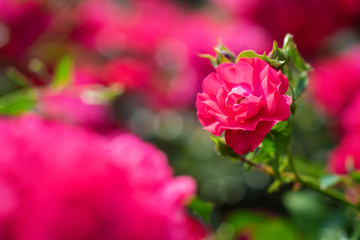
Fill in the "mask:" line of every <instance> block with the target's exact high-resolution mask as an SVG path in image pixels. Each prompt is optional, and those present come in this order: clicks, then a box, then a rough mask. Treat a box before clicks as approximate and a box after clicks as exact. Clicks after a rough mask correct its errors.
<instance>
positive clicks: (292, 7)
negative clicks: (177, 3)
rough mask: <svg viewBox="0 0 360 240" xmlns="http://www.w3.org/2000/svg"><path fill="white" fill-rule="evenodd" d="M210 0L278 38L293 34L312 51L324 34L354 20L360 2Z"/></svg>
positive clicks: (303, 49)
mask: <svg viewBox="0 0 360 240" xmlns="http://www.w3.org/2000/svg"><path fill="white" fill-rule="evenodd" d="M213 2H215V3H216V4H217V6H218V7H220V8H223V9H226V10H227V11H229V12H230V13H232V14H233V15H234V16H237V17H238V18H240V19H244V18H245V19H248V20H250V21H253V22H255V23H257V24H259V25H261V26H263V27H264V28H266V29H267V30H268V31H269V32H270V33H271V34H272V37H273V38H274V39H276V40H277V41H279V42H281V41H282V40H283V38H284V36H285V34H286V33H291V34H293V35H294V37H295V40H296V43H297V45H298V46H299V49H300V52H301V53H303V54H313V53H314V51H315V50H317V49H318V48H319V47H320V46H321V44H322V43H323V42H324V40H326V37H328V36H330V35H331V34H333V33H334V32H335V31H337V30H339V29H341V28H343V27H346V26H349V25H350V24H354V23H355V20H356V18H358V16H359V13H360V2H359V1H356V0H316V1H314V0H301V1H298V0H240V1H236V0H213ZM319 9H321V11H319ZM309 36H311V37H309Z"/></svg>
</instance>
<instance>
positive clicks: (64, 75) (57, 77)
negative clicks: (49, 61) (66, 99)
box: [51, 55, 74, 88]
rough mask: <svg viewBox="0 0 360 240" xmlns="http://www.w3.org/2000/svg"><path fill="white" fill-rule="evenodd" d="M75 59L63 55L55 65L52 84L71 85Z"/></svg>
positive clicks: (53, 85) (56, 85)
mask: <svg viewBox="0 0 360 240" xmlns="http://www.w3.org/2000/svg"><path fill="white" fill-rule="evenodd" d="M73 65H74V61H73V59H72V58H71V57H70V56H68V55H65V56H64V57H62V58H61V59H60V60H59V62H58V63H57V65H56V66H55V73H54V78H53V81H52V83H51V86H52V87H54V88H64V87H66V86H68V85H70V83H71V80H72V73H73Z"/></svg>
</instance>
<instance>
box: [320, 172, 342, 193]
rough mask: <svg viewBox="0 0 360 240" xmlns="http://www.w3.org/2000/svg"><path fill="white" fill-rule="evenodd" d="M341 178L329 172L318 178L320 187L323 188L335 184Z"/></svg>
mask: <svg viewBox="0 0 360 240" xmlns="http://www.w3.org/2000/svg"><path fill="white" fill-rule="evenodd" d="M341 180H342V178H340V177H338V176H335V175H330V174H325V175H324V176H323V177H322V178H321V179H320V188H321V189H323V190H325V189H327V188H329V187H331V186H334V185H335V184H337V183H339V182H340V181H341Z"/></svg>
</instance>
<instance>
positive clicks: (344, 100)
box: [310, 47, 360, 117]
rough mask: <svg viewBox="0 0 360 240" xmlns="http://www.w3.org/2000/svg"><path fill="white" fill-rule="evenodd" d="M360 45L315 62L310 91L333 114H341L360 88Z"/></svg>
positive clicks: (326, 110) (327, 111)
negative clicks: (336, 55)
mask: <svg viewBox="0 0 360 240" xmlns="http://www.w3.org/2000/svg"><path fill="white" fill-rule="evenodd" d="M359 57H360V47H355V48H352V49H349V51H347V52H345V53H343V54H341V55H339V56H338V57H336V58H333V59H328V60H324V61H322V62H319V63H317V64H314V69H315V70H314V72H313V73H312V74H311V76H310V91H311V92H312V96H313V98H314V99H315V100H316V101H317V102H318V103H319V104H320V106H321V107H322V108H323V110H324V111H325V112H326V113H328V114H329V115H331V116H335V117H337V116H340V115H339V113H341V112H342V111H343V110H344V109H345V108H346V107H347V105H348V104H349V103H351V102H352V101H353V97H354V96H355V94H356V93H357V92H358V91H359V90H360V81H359V78H360V62H359V61H358V59H359Z"/></svg>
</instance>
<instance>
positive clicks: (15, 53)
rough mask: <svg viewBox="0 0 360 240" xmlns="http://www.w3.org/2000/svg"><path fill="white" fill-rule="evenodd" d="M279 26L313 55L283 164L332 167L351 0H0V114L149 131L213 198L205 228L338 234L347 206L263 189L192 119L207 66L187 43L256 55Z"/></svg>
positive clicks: (350, 116) (347, 128)
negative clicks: (288, 160) (289, 156)
mask: <svg viewBox="0 0 360 240" xmlns="http://www.w3.org/2000/svg"><path fill="white" fill-rule="evenodd" d="M286 33H291V34H293V35H294V40H295V42H296V43H297V45H298V48H299V51H300V53H301V54H302V55H303V57H304V58H305V59H306V60H307V61H308V62H309V63H310V64H311V65H312V66H313V68H314V70H313V71H312V73H311V76H310V82H309V87H308V89H307V92H306V94H305V95H304V96H303V98H302V100H301V101H299V105H298V109H297V113H296V122H295V127H294V133H293V134H294V138H293V141H292V146H293V152H294V155H295V160H296V163H297V166H298V168H299V169H300V172H304V173H307V174H309V175H311V176H314V177H319V176H321V175H323V174H324V173H325V172H338V173H344V171H345V172H346V169H345V170H344V166H343V165H341V164H337V163H336V161H335V160H331V156H332V152H333V151H334V149H335V148H337V147H338V146H340V147H341V146H342V145H341V144H342V140H343V139H346V138H349V134H348V133H349V132H351V131H352V130H353V129H355V128H358V126H359V122H360V121H357V119H358V118H359V117H358V116H360V115H358V114H357V113H358V112H359V111H360V104H358V103H357V102H359V100H360V92H359V90H360V61H359V57H360V1H358V0H208V1H205V0H194V1H191V0H146V1H144V0H0V113H1V114H4V115H19V114H22V113H24V112H27V111H33V112H36V113H38V114H40V115H43V116H44V117H47V118H54V119H57V120H59V121H64V122H66V123H70V124H74V125H79V126H82V127H84V128H89V129H91V130H94V131H96V132H98V133H100V134H104V135H111V134H114V133H118V132H121V133H123V132H131V133H135V134H137V135H138V136H140V137H141V138H142V139H143V140H145V141H148V142H152V143H153V144H155V145H156V146H158V147H159V148H160V149H161V150H162V151H164V152H165V153H166V154H167V156H168V159H169V161H170V164H171V166H172V167H173V171H174V173H175V174H176V175H184V174H186V175H190V176H193V177H194V178H195V179H196V181H197V185H198V195H199V197H200V198H201V199H202V200H205V201H210V202H213V203H214V204H215V208H214V212H213V213H212V215H211V221H210V226H211V229H212V231H213V232H214V236H215V237H216V238H217V239H219V240H228V239H238V240H240V239H241V240H245V239H257V240H263V239H279V240H282V239H284V240H287V239H326V240H331V239H334V240H335V239H349V238H348V237H349V236H350V234H351V232H352V231H353V230H354V215H355V213H354V212H353V211H352V210H350V209H347V208H346V207H344V206H340V205H338V204H335V203H334V202H332V201H330V200H328V199H326V198H324V197H322V196H320V195H318V194H316V193H314V192H311V191H308V190H306V189H305V190H301V191H297V192H292V191H291V188H292V186H290V185H289V186H286V185H285V186H282V187H281V188H280V190H279V191H277V192H275V193H272V194H268V193H267V188H268V187H269V184H270V183H271V182H272V179H271V178H270V177H269V176H267V175H265V174H263V173H261V172H258V171H256V170H248V169H244V167H243V166H242V164H241V163H239V162H234V161H231V160H230V159H228V158H225V157H221V156H218V155H217V153H216V152H215V149H214V144H213V143H212V141H211V140H210V138H209V133H208V132H206V131H205V130H203V129H202V126H201V125H200V124H199V123H198V120H197V118H196V109H195V98H196V94H197V92H199V91H201V82H202V79H203V78H204V77H205V76H206V75H207V74H209V73H210V72H211V71H213V67H212V66H211V64H210V62H209V60H207V59H204V58H200V57H199V54H204V53H208V54H214V50H213V47H214V46H216V45H217V44H218V42H219V41H221V42H222V43H223V44H224V45H225V46H227V47H228V48H229V49H231V50H232V51H233V52H234V53H235V54H238V53H239V52H241V51H243V50H247V49H252V50H254V51H256V52H258V53H260V54H262V53H263V52H264V51H266V52H269V51H270V50H271V47H272V41H273V40H277V41H278V42H279V43H280V45H281V44H282V39H283V37H284V36H285V34H286ZM356 99H358V100H356ZM359 120H360V119H359ZM358 136H360V135H356V136H350V137H353V139H360V138H357V137H358ZM354 141H356V140H354ZM356 146H357V145H355V148H356ZM338 148H339V147H338ZM359 167H360V166H359ZM352 191H353V193H352V196H353V195H354V197H355V198H357V197H358V196H359V194H358V191H359V190H358V189H352Z"/></svg>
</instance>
